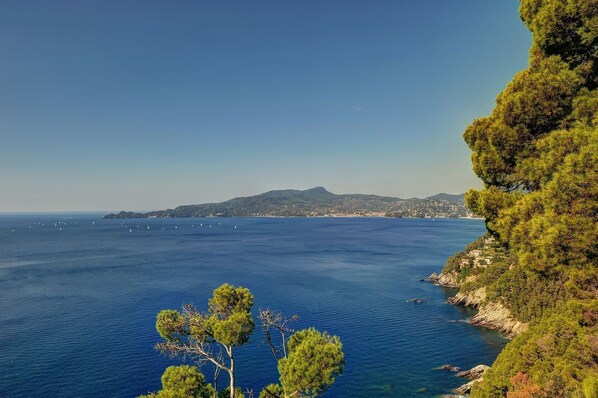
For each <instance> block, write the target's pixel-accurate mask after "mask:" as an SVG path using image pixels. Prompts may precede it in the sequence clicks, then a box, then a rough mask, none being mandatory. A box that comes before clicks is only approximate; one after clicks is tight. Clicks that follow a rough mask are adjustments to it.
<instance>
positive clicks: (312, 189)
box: [303, 186, 332, 193]
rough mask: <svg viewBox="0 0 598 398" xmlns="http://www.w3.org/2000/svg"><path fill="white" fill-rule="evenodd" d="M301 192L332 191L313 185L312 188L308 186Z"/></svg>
mask: <svg viewBox="0 0 598 398" xmlns="http://www.w3.org/2000/svg"><path fill="white" fill-rule="evenodd" d="M303 192H317V193H332V192H330V191H329V190H327V189H326V188H324V187H319V186H318V187H313V188H310V189H306V190H304V191H303Z"/></svg>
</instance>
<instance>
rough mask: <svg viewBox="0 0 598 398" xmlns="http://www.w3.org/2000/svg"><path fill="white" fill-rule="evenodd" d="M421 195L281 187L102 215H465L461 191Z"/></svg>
mask: <svg viewBox="0 0 598 398" xmlns="http://www.w3.org/2000/svg"><path fill="white" fill-rule="evenodd" d="M427 199H428V200H422V199H406V200H404V199H399V198H393V197H385V196H377V195H365V194H342V195H337V194H334V193H332V192H330V191H328V190H327V189H326V188H324V187H322V186H317V187H314V188H309V189H305V190H298V189H282V190H273V191H268V192H265V193H262V194H259V195H254V196H247V197H239V198H234V199H230V200H227V201H226V202H222V203H204V204H200V205H186V206H179V207H177V208H175V209H167V210H160V211H153V212H149V213H131V212H121V213H118V214H107V215H106V216H105V218H146V217H152V218H153V217H324V216H333V217H334V216H340V217H347V216H350V217H355V216H389V217H468V216H471V213H470V212H469V211H468V210H467V209H466V208H465V206H464V204H463V195H448V194H438V195H435V196H431V197H429V198H427Z"/></svg>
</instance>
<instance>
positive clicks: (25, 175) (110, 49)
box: [0, 0, 531, 212]
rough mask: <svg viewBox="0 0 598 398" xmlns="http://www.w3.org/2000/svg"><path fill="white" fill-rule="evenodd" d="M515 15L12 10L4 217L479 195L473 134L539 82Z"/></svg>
mask: <svg viewBox="0 0 598 398" xmlns="http://www.w3.org/2000/svg"><path fill="white" fill-rule="evenodd" d="M517 8H518V2H517V1H515V0H501V1H496V0H417V1H412V0H388V1H384V0H379V1H378V0H375V1H369V0H368V1H366V0H363V1H352V0H344V1H340V0H326V1H321V0H300V1H299V0H297V1H286V0H271V1H253V0H243V1H220V0H218V1H207V0H205V1H182V0H173V1H167V0H163V1H154V0H144V1H141V0H138V1H135V0H103V1H99V0H98V1H86V0H76V1H75V0H72V1H61V0H57V1H52V2H48V1H46V0H43V1H35V0H30V1H29V0H28V1H22V0H3V1H2V2H0V212H24V211H92V210H110V211H112V210H153V209H163V208H168V207H174V206H177V205H181V204H195V203H204V202H217V201H223V200H226V199H230V198H232V197H236V196H247V195H253V194H258V193H261V192H265V191H268V190H271V189H286V188H295V189H307V188H311V187H315V186H324V187H326V188H327V189H328V190H330V191H332V192H335V193H372V194H379V195H387V196H396V197H401V198H411V197H426V196H430V195H433V194H436V193H438V192H449V193H461V192H464V191H466V190H467V189H468V188H471V187H473V188H475V187H479V186H480V185H481V183H480V182H479V180H478V179H477V178H476V177H475V175H474V174H473V172H472V171H471V163H470V151H469V149H468V148H467V146H466V144H465V143H464V142H463V140H462V138H461V135H462V133H463V131H464V129H465V128H466V126H467V125H468V124H469V123H470V122H471V121H473V120H474V119H475V118H477V117H481V116H484V115H486V114H488V113H489V112H491V110H492V108H493V106H494V100H495V98H496V95H497V94H498V93H499V92H500V91H501V90H502V89H503V88H504V87H505V85H506V84H507V83H508V82H509V81H510V80H511V78H512V76H513V75H514V74H515V73H516V72H517V71H519V70H522V69H524V68H525V67H526V66H527V56H528V50H529V47H530V43H531V35H530V33H529V31H528V30H527V29H526V27H525V26H524V25H523V23H522V22H521V20H520V18H519V15H518V11H517Z"/></svg>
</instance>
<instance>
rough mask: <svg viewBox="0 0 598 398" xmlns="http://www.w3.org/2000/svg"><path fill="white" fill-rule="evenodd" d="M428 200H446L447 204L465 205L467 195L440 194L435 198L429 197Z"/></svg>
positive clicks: (434, 196)
mask: <svg viewBox="0 0 598 398" xmlns="http://www.w3.org/2000/svg"><path fill="white" fill-rule="evenodd" d="M426 199H437V200H446V201H447V202H451V203H465V194H464V193H462V194H459V195H453V194H450V193H438V194H436V195H433V196H429V197H427V198H426Z"/></svg>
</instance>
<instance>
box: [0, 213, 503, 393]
mask: <svg viewBox="0 0 598 398" xmlns="http://www.w3.org/2000/svg"><path fill="white" fill-rule="evenodd" d="M483 231H484V226H483V224H482V222H480V221H477V220H431V219H374V218H369V219H365V218H356V219H323V218H321V219H299V218H298V219H176V220H174V219H170V220H163V219H153V220H125V221H124V222H123V221H122V220H101V219H100V218H99V216H96V215H36V216H33V215H27V216H0V347H1V350H0V397H3V398H4V397H44V398H47V397H134V396H136V395H139V394H143V393H146V392H147V391H148V390H156V389H158V388H159V386H160V375H161V374H162V372H163V371H164V369H165V368H166V367H167V366H169V365H172V364H176V363H177V361H176V360H171V359H169V358H166V357H164V356H161V355H160V354H159V353H158V352H156V351H155V350H154V349H153V345H154V344H155V343H156V342H157V341H158V337H159V336H158V334H157V332H156V331H155V329H154V321H155V315H156V313H157V312H158V311H159V310H160V309H163V308H180V306H181V304H183V303H187V302H191V303H194V304H196V305H197V306H198V307H201V308H205V306H206V304H207V299H208V298H209V297H210V296H211V293H212V290H213V289H214V288H216V287H217V286H219V285H220V284H222V283H224V282H229V283H232V284H236V285H243V286H246V287H248V288H250V289H251V291H252V292H253V293H254V295H255V298H256V305H255V308H256V309H257V308H259V307H266V306H270V307H273V308H276V309H278V310H281V311H283V312H286V313H288V314H299V315H300V316H301V319H300V321H299V322H298V324H297V325H296V326H297V327H298V328H301V327H307V326H312V325H313V326H315V327H317V328H319V329H321V330H327V331H329V332H330V333H332V334H337V335H339V336H340V337H341V339H342V341H343V344H344V349H345V355H346V363H347V364H346V367H345V372H344V373H343V375H342V376H341V377H340V378H339V379H338V380H337V383H336V384H335V385H334V386H333V388H332V389H331V390H330V391H329V392H328V393H327V394H326V396H328V397H364V398H365V397H410V396H417V397H431V396H435V395H437V394H439V393H443V392H448V390H450V389H451V388H454V387H456V386H459V385H460V384H462V380H460V379H456V378H455V377H454V376H453V374H450V373H446V372H442V371H438V370H435V369H434V368H436V367H438V366H440V365H442V364H445V363H451V364H456V365H458V366H461V367H464V368H465V367H470V366H474V365H477V364H479V363H486V364H491V363H492V361H493V360H494V358H495V357H496V355H497V354H498V352H499V351H500V350H501V348H502V347H503V345H504V343H505V341H504V340H503V339H502V338H500V337H499V336H498V335H497V334H496V333H494V332H491V331H486V330H482V329H477V328H474V327H471V326H468V325H467V324H465V323H462V322H450V321H455V320H464V319H466V318H467V316H469V315H470V314H469V313H467V311H466V310H464V309H461V308H458V307H454V306H450V305H447V304H445V303H444V301H445V299H446V297H447V295H448V294H449V293H450V292H448V291H446V290H445V289H442V288H439V287H435V286H433V285H431V284H429V283H421V282H418V279H420V278H422V277H424V276H426V275H428V274H430V273H431V272H433V271H438V270H439V269H440V268H441V267H442V266H443V264H444V262H445V260H446V258H447V257H448V256H449V255H451V254H453V253H454V252H455V251H457V250H461V249H462V248H463V247H464V245H465V244H467V243H468V242H470V241H472V240H473V239H475V238H476V237H478V236H480V235H481V234H482V233H483ZM413 297H418V298H425V299H427V300H428V302H427V303H426V304H414V303H409V302H407V300H409V299H410V298H413ZM261 338H262V336H261V335H260V333H259V331H258V330H256V333H254V336H253V338H252V341H251V342H250V343H249V344H248V345H247V346H246V347H243V348H242V349H241V350H239V353H238V355H237V357H238V371H239V376H238V380H239V384H240V385H241V386H244V387H250V388H253V389H254V390H256V391H259V389H260V387H261V386H264V385H266V384H268V383H271V382H276V381H277V373H276V364H275V363H274V361H273V359H272V357H271V354H269V352H268V350H267V349H266V347H265V346H263V345H262V344H261ZM205 373H206V374H208V375H209V374H210V371H209V370H208V369H206V372H205ZM225 382H226V381H225V380H224V378H223V379H222V381H221V384H222V383H225ZM421 388H426V391H425V392H422V393H416V391H417V390H419V389H421Z"/></svg>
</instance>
